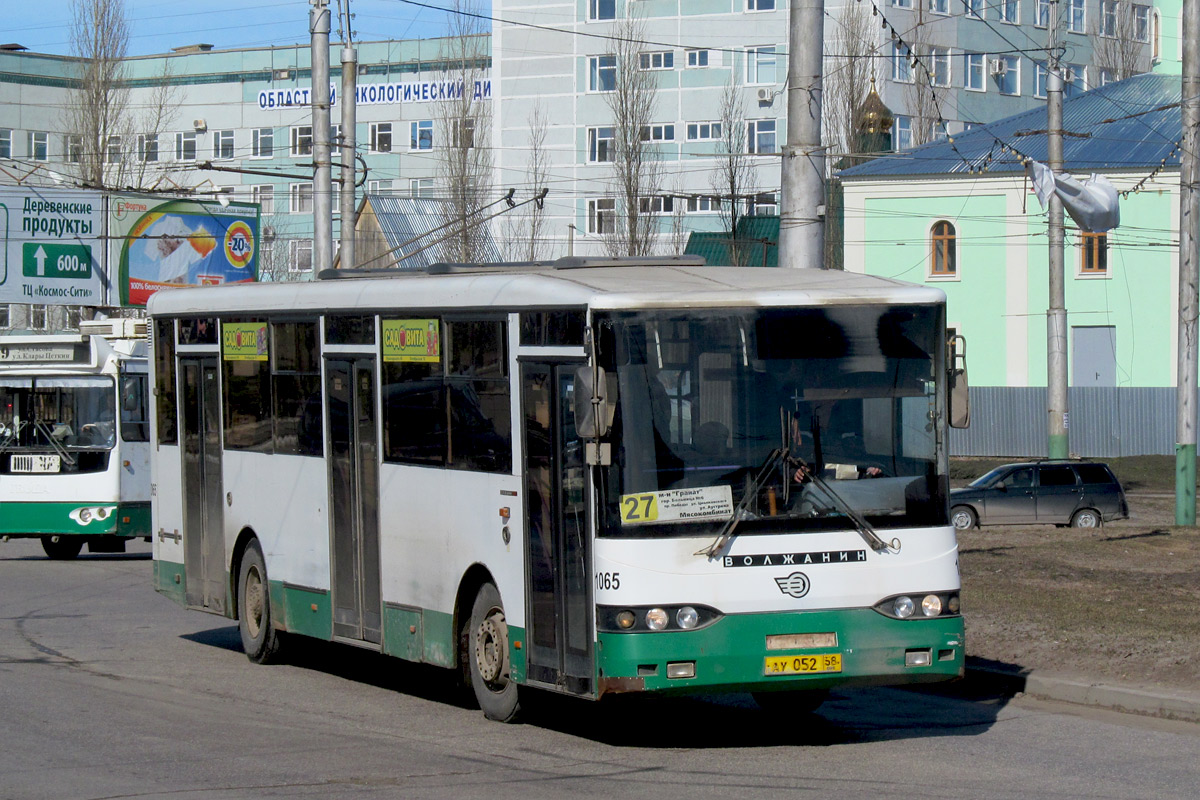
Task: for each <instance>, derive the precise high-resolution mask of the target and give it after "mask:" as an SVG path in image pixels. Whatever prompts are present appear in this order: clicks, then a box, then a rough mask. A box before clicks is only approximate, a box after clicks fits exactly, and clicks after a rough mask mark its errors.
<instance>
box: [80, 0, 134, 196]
mask: <svg viewBox="0 0 1200 800" xmlns="http://www.w3.org/2000/svg"><path fill="white" fill-rule="evenodd" d="M70 35H71V49H72V51H73V53H74V54H75V55H76V56H78V57H79V59H80V61H79V68H80V75H79V88H78V89H76V90H75V91H74V92H72V95H71V98H72V99H71V100H70V103H69V105H68V107H67V109H66V119H67V130H69V131H73V132H74V135H75V136H76V137H78V138H76V139H74V140H71V139H68V144H67V150H68V154H67V155H68V159H69V160H75V159H76V158H77V159H78V162H79V177H80V180H81V181H82V182H83V183H84V185H86V186H92V187H96V188H103V187H107V186H113V185H119V184H120V183H121V181H120V177H121V173H122V172H123V171H124V166H125V162H126V160H127V159H125V158H122V157H121V156H122V155H123V154H124V148H125V147H127V146H128V138H129V135H130V127H129V124H128V113H127V110H128V106H129V89H128V87H127V85H126V83H125V74H124V71H125V55H126V52H127V51H128V48H129V20H128V18H127V17H126V16H125V2H124V0H71V34H70Z"/></svg>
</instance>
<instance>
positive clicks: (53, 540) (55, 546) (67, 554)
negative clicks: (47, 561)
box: [42, 536, 83, 561]
mask: <svg viewBox="0 0 1200 800" xmlns="http://www.w3.org/2000/svg"><path fill="white" fill-rule="evenodd" d="M42 549H43V550H45V551H46V555H48V556H50V558H53V559H54V560H56V561H64V560H66V559H70V558H75V556H77V555H79V551H80V550H82V549H83V537H82V536H43V537H42Z"/></svg>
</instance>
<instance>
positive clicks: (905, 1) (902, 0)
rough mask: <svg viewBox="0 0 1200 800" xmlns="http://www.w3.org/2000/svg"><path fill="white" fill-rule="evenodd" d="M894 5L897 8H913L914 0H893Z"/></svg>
mask: <svg viewBox="0 0 1200 800" xmlns="http://www.w3.org/2000/svg"><path fill="white" fill-rule="evenodd" d="M892 5H893V6H895V7H896V8H912V0H892Z"/></svg>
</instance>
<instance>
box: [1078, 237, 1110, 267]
mask: <svg viewBox="0 0 1200 800" xmlns="http://www.w3.org/2000/svg"><path fill="white" fill-rule="evenodd" d="M1079 246H1080V248H1081V249H1082V251H1083V252H1082V253H1081V254H1080V259H1079V272H1080V274H1081V275H1107V274H1108V234H1107V233H1088V232H1087V231H1080V232H1079Z"/></svg>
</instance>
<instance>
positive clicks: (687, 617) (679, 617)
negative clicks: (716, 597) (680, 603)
mask: <svg viewBox="0 0 1200 800" xmlns="http://www.w3.org/2000/svg"><path fill="white" fill-rule="evenodd" d="M699 621H700V615H699V614H697V613H696V609H694V608H692V607H691V606H684V607H683V608H681V609H679V610H678V611H676V612H675V622H676V623H678V625H679V627H681V628H683V629H684V630H687V629H688V628H694V627H696V623H697V622H699Z"/></svg>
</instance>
